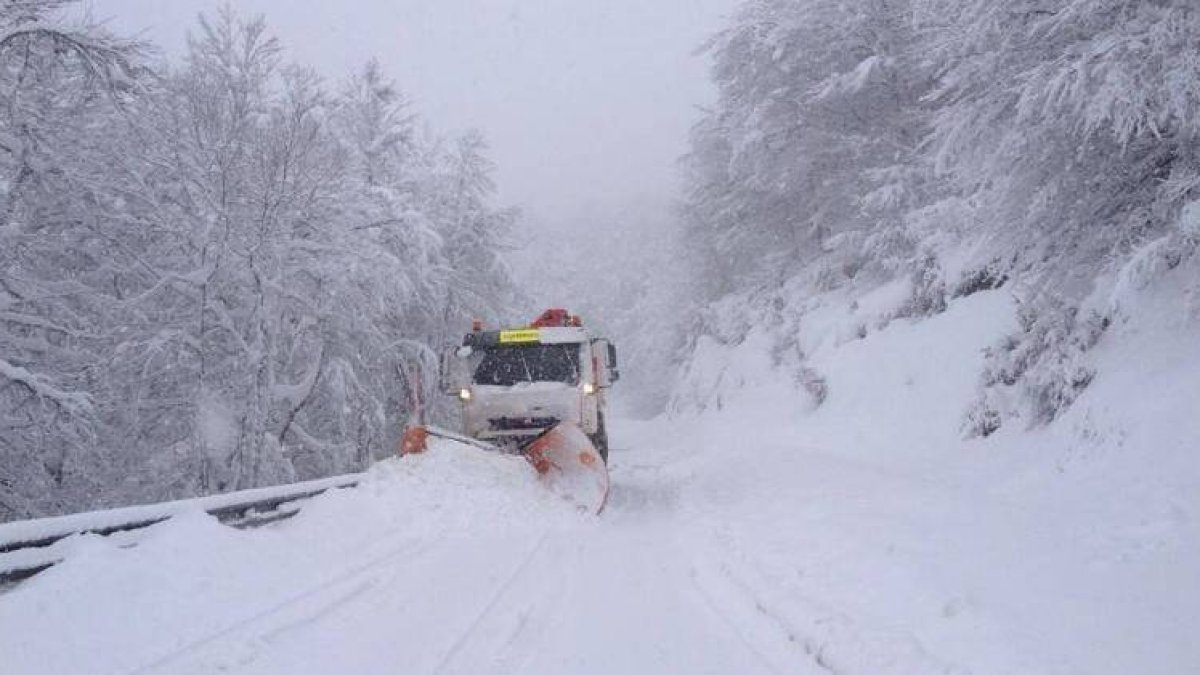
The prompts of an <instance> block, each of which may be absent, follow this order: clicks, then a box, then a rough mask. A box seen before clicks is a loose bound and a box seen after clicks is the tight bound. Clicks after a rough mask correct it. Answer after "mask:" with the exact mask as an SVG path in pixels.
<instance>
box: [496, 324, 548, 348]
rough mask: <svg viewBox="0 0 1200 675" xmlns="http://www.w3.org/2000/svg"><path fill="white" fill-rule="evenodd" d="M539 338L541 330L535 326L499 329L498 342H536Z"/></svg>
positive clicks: (510, 343) (505, 343)
mask: <svg viewBox="0 0 1200 675" xmlns="http://www.w3.org/2000/svg"><path fill="white" fill-rule="evenodd" d="M539 340H541V331H539V330H538V329H536V328H522V329H519V330H502V331H500V344H502V345H513V344H523V343H530V342H538V341H539Z"/></svg>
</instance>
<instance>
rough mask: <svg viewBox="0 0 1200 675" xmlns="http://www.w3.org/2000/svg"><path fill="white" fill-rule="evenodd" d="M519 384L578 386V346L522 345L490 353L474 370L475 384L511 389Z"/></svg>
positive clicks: (494, 350)
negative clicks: (538, 383) (564, 384)
mask: <svg viewBox="0 0 1200 675" xmlns="http://www.w3.org/2000/svg"><path fill="white" fill-rule="evenodd" d="M519 382H565V383H567V384H571V385H574V384H578V383H579V346H578V345H574V344H561V345H523V346H519V347H500V348H498V349H490V350H488V351H487V352H486V353H485V354H484V356H483V360H482V361H480V362H479V366H478V367H476V368H475V384H490V385H497V386H501V387H511V386H512V385H514V384H517V383H519Z"/></svg>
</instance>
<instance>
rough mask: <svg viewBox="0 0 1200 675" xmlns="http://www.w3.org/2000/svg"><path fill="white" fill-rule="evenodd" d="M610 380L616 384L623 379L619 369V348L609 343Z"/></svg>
mask: <svg viewBox="0 0 1200 675" xmlns="http://www.w3.org/2000/svg"><path fill="white" fill-rule="evenodd" d="M607 365H608V379H609V380H610V381H612V382H616V381H617V380H619V379H621V371H620V370H618V369H617V346H616V345H614V344H613V343H611V342H610V343H608V364H607Z"/></svg>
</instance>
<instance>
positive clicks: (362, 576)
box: [0, 422, 1200, 675]
mask: <svg viewBox="0 0 1200 675" xmlns="http://www.w3.org/2000/svg"><path fill="white" fill-rule="evenodd" d="M613 428H614V432H615V443H614V445H615V446H617V447H615V448H614V450H613V453H612V486H613V487H612V493H611V501H610V506H609V508H608V510H607V511H606V512H605V513H604V515H603V516H601V517H599V518H594V517H588V516H580V515H578V514H576V513H573V512H571V511H570V510H569V509H567V508H564V505H563V504H562V503H561V502H556V501H555V500H553V498H552V497H550V496H549V494H548V493H546V492H545V491H544V490H542V489H541V488H540V486H538V485H537V483H536V481H535V480H534V479H533V477H532V472H530V471H529V470H528V469H527V467H525V466H524V465H523V464H522V463H521V462H520V461H519V460H518V461H513V459H512V458H502V457H493V456H487V455H485V454H484V453H480V452H479V451H477V450H474V449H471V448H465V447H462V446H452V445H448V444H445V443H443V444H442V445H440V446H437V447H435V448H434V449H433V451H431V452H430V453H429V455H427V456H424V457H421V458H418V459H413V458H409V459H406V460H403V461H401V460H391V461H388V462H385V463H384V464H382V465H380V466H377V467H376V468H375V469H374V470H373V471H372V472H371V473H370V474H368V478H367V479H366V480H365V482H364V483H363V484H362V485H360V486H359V487H357V488H353V489H348V490H341V491H338V492H336V493H331V494H328V495H325V496H322V497H318V498H317V499H315V500H313V501H312V502H311V503H310V504H308V505H307V506H306V507H305V509H304V510H303V512H302V513H301V515H299V516H297V517H296V518H295V519H293V520H290V521H285V522H282V523H278V524H276V525H273V526H269V527H267V528H263V529H260V530H254V531H245V532H243V531H236V530H232V529H230V528H227V527H223V526H221V525H219V524H217V523H216V522H215V521H214V520H212V519H211V518H209V517H208V516H206V515H204V514H203V513H201V512H194V513H188V514H184V515H182V516H179V517H176V518H175V519H174V520H172V521H170V522H168V523H164V524H161V525H157V526H155V527H154V528H152V529H151V530H150V531H148V534H147V536H146V537H144V538H143V539H142V540H141V541H140V543H139V544H138V546H136V547H135V548H128V549H122V548H119V547H117V546H115V545H113V544H111V543H109V542H107V541H106V540H103V539H100V538H95V537H83V538H79V539H78V541H76V542H75V543H74V546H73V549H72V550H71V552H70V554H69V555H68V559H67V561H66V562H65V563H63V564H62V565H60V566H58V567H56V568H54V569H52V570H50V571H48V572H46V573H43V574H42V575H39V576H38V577H36V578H34V579H32V580H30V581H28V582H26V583H25V584H22V585H21V586H19V587H18V588H16V589H15V590H13V591H10V592H8V593H6V594H4V595H0V654H3V655H4V660H3V662H2V664H3V667H0V672H3V673H4V674H5V675H9V674H10V673H11V674H13V675H26V674H30V675H34V674H43V673H45V674H59V673H61V674H64V675H65V674H68V673H69V674H72V675H74V674H76V673H81V672H87V673H91V674H96V675H108V674H111V675H124V674H132V673H172V674H175V673H179V674H183V673H187V674H199V673H217V672H220V673H239V674H250V673H287V674H288V675H302V674H306V673H322V674H325V673H357V674H368V673H472V674H479V673H512V672H520V673H523V674H526V675H533V674H537V673H605V674H611V673H801V674H817V673H839V674H844V675H855V674H862V675H888V674H900V673H905V674H907V673H913V674H917V673H919V674H930V673H967V672H971V673H981V674H989V673H996V674H999V673H1022V674H1029V675H1035V674H1038V673H1047V674H1049V673H1103V672H1111V673H1128V672H1140V673H1156V672H1158V673H1164V674H1165V673H1168V672H1184V671H1179V670H1174V669H1173V667H1172V666H1177V665H1179V664H1186V663H1189V661H1188V659H1194V658H1195V657H1196V655H1197V652H1196V651H1195V650H1194V649H1192V648H1191V647H1190V645H1189V642H1188V641H1187V640H1186V639H1184V636H1183V633H1184V632H1186V631H1187V630H1188V625H1189V623H1188V621H1182V622H1180V623H1178V624H1176V625H1171V624H1170V623H1164V622H1163V621H1161V620H1158V621H1156V620H1155V617H1161V616H1163V615H1172V616H1178V617H1186V616H1188V613H1189V612H1190V611H1192V609H1194V607H1192V604H1191V603H1193V602H1194V600H1195V599H1196V598H1197V597H1200V591H1198V588H1197V583H1196V582H1195V581H1194V580H1193V581H1191V582H1185V583H1184V584H1183V586H1182V587H1179V586H1178V583H1179V578H1178V575H1176V576H1175V577H1174V583H1175V584H1176V588H1173V589H1170V590H1169V591H1167V592H1157V591H1155V590H1154V584H1153V583H1149V582H1148V583H1143V584H1140V585H1135V586H1134V587H1129V586H1128V584H1125V585H1123V584H1122V582H1123V581H1127V580H1128V579H1130V578H1133V577H1134V576H1135V574H1136V573H1139V572H1144V573H1145V574H1147V575H1152V574H1156V573H1157V572H1159V571H1161V570H1158V569H1157V568H1156V567H1155V566H1156V565H1159V564H1160V563H1161V558H1160V557H1156V556H1142V557H1141V558H1138V557H1137V556H1136V555H1135V553H1136V552H1130V551H1129V550H1123V551H1122V554H1123V555H1126V557H1125V558H1123V559H1117V558H1115V557H1112V556H1109V557H1106V555H1107V554H1109V553H1112V552H1113V549H1112V547H1111V542H1110V541H1108V540H1094V541H1093V540H1091V539H1089V535H1088V533H1079V532H1076V533H1075V535H1076V537H1075V539H1073V540H1067V539H1064V538H1063V536H1062V535H1063V532H1064V530H1063V528H1062V524H1061V523H1057V522H1055V520H1054V519H1053V518H1046V517H1045V514H1044V513H1041V514H1039V513H1037V512H1036V511H1035V510H1034V509H1032V508H1025V507H1020V508H1019V507H1018V506H1017V505H1015V504H1013V503H1008V502H1006V501H1003V500H1001V499H999V498H996V497H989V496H986V495H980V494H971V493H969V492H968V491H964V490H967V489H966V488H964V487H963V486H962V485H956V484H954V483H953V482H952V481H950V480H948V479H947V478H946V477H945V476H943V477H942V478H940V479H938V478H933V477H927V478H920V477H914V475H912V474H905V475H900V474H895V473H891V472H889V471H887V470H886V469H883V468H881V467H879V466H876V465H871V464H866V463H860V462H856V461H855V460H851V459H848V458H846V457H844V456H836V455H832V454H828V453H825V452H823V451H820V450H819V449H804V448H797V447H795V446H794V445H786V444H780V443H771V442H768V441H763V442H761V443H756V442H752V441H750V440H748V439H747V438H745V436H746V431H745V429H730V428H728V427H726V429H727V436H726V437H721V436H720V432H719V431H713V430H712V429H709V430H702V429H695V430H694V432H695V433H693V434H691V435H689V434H687V433H682V432H680V430H679V428H678V427H671V426H670V425H665V424H661V423H658V424H656V423H637V422H617V423H615V424H613ZM717 428H719V427H717ZM765 431H766V430H760V432H765ZM739 438H741V447H739V446H738V439H739ZM705 439H708V441H707V442H709V443H711V445H709V446H708V447H700V446H699V445H698V444H701V443H705V442H706V441H705ZM1129 556H1133V557H1132V558H1130V557H1129ZM1146 578H1147V579H1149V578H1151V577H1149V576H1147V577H1146ZM1148 591H1149V592H1148ZM1106 611H1111V612H1112V613H1113V616H1106V615H1105V612H1106ZM1114 616H1115V618H1113V617H1114ZM1192 623H1193V624H1194V622H1192ZM1118 646H1119V648H1117V647H1118Z"/></svg>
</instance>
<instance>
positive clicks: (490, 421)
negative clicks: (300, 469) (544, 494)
mask: <svg viewBox="0 0 1200 675" xmlns="http://www.w3.org/2000/svg"><path fill="white" fill-rule="evenodd" d="M619 377H620V371H619V370H618V369H617V350H616V347H614V346H613V344H612V343H611V342H609V341H608V340H607V339H605V338H602V337H596V336H594V335H592V333H591V332H590V331H589V330H588V329H586V328H585V327H584V326H583V321H582V320H581V319H580V318H579V317H578V316H574V315H572V314H570V313H569V312H568V311H567V310H564V309H549V310H546V311H545V312H543V313H542V315H541V316H539V317H538V318H537V319H536V320H534V321H533V322H532V323H530V324H528V325H526V326H520V327H516V328H503V329H498V330H485V328H484V326H483V323H482V322H481V321H476V322H475V324H474V326H473V328H472V330H471V332H470V333H467V334H466V335H465V336H464V337H463V340H462V344H461V345H454V346H451V347H448V348H446V349H445V350H443V351H442V353H441V363H440V386H441V389H442V391H443V392H444V393H446V394H449V395H452V396H456V397H457V398H458V400H459V405H460V408H461V418H462V425H461V432H460V433H454V432H450V431H445V430H442V429H437V428H436V427H430V426H424V425H422V426H413V427H409V428H408V429H407V430H406V431H405V435H404V439H403V441H402V445H401V454H414V453H421V452H424V451H425V450H426V448H427V442H426V441H427V438H428V437H429V436H434V437H441V438H447V439H450V440H454V441H458V442H463V443H468V444H471V445H475V446H478V447H481V448H483V449H486V450H494V451H501V452H508V453H512V454H521V455H523V456H524V457H525V458H526V459H527V460H529V463H530V464H531V465H532V466H533V468H534V469H535V470H536V471H537V472H538V474H539V476H540V477H541V478H542V479H543V481H544V482H546V483H548V484H549V486H550V487H551V489H553V490H555V491H556V492H558V493H560V494H562V496H564V497H565V498H568V499H570V500H572V501H575V502H576V503H577V504H579V505H580V506H581V507H582V508H586V509H590V510H595V511H596V512H599V511H600V510H601V509H602V508H603V506H604V501H605V498H606V497H607V494H608V468H607V462H608V430H607V428H606V423H605V408H606V404H607V393H608V389H609V388H610V387H611V386H612V385H613V383H615V382H616V381H617V380H618V379H619Z"/></svg>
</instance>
